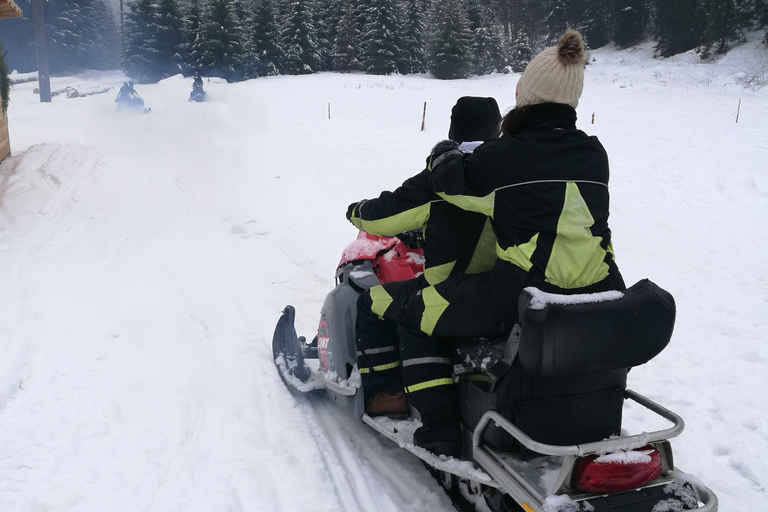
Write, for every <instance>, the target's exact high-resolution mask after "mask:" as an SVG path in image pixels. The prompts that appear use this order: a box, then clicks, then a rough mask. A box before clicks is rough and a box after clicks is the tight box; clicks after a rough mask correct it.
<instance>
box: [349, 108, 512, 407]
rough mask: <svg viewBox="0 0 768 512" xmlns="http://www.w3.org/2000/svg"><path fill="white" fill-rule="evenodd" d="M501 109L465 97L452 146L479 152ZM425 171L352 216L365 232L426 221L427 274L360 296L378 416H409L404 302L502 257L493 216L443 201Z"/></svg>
mask: <svg viewBox="0 0 768 512" xmlns="http://www.w3.org/2000/svg"><path fill="white" fill-rule="evenodd" d="M500 123H501V113H500V112H499V105H498V103H496V100H495V99H493V98H479V97H469V96H465V97H462V98H459V100H458V101H457V102H456V105H455V106H454V107H453V110H452V112H451V126H450V131H449V137H450V138H451V139H453V140H452V141H450V142H449V143H448V146H450V147H457V146H458V144H459V143H464V145H463V146H461V147H462V148H463V149H464V150H466V151H471V150H472V149H473V148H474V147H475V146H478V145H479V144H480V142H482V141H484V140H490V139H495V138H497V137H498V136H499V133H500ZM429 177H430V171H429V170H428V169H424V170H423V171H422V172H421V173H419V174H418V175H416V176H414V177H412V178H410V179H408V180H406V181H405V183H403V184H402V186H400V187H398V188H397V189H396V190H395V191H394V192H383V193H382V194H381V195H380V196H379V197H378V198H376V199H371V200H367V201H359V202H355V203H352V204H351V205H350V206H349V209H348V210H347V219H348V220H349V221H350V222H352V224H354V225H355V226H356V227H357V228H358V229H360V230H361V231H365V232H367V233H370V234H373V235H379V236H394V235H397V234H399V233H401V232H404V231H409V230H414V229H417V228H421V227H422V226H424V237H423V249H424V274H423V275H422V276H421V277H418V278H416V279H411V280H408V281H397V282H391V283H385V284H383V285H379V286H374V287H373V288H371V289H370V290H367V291H365V292H364V293H363V294H362V295H361V296H360V297H359V299H358V301H357V319H356V327H355V330H356V342H357V350H358V354H360V355H359V356H358V369H359V371H360V375H361V377H362V381H363V390H364V395H365V398H366V403H365V408H366V412H367V413H368V414H369V415H371V416H382V415H386V416H389V417H394V418H397V417H403V416H406V415H408V402H407V400H406V398H405V394H404V393H403V380H402V376H401V371H400V354H399V350H398V346H399V341H398V339H397V322H396V318H397V315H398V314H399V311H400V306H401V304H402V302H403V301H404V300H405V299H406V298H407V297H409V296H411V295H412V294H414V293H416V292H417V291H418V290H421V289H422V288H424V287H426V286H427V285H429V284H436V283H438V282H440V281H442V280H444V279H445V278H447V277H448V276H449V275H456V274H459V273H469V274H475V273H479V272H486V271H488V270H490V268H491V267H492V266H493V262H494V261H495V260H496V252H495V249H496V238H495V237H494V235H493V230H492V229H491V225H490V222H489V220H488V218H487V217H486V216H485V215H482V214H479V213H473V212H467V211H464V210H462V209H461V208H458V207H456V206H453V205H451V204H450V203H448V202H446V201H443V200H441V199H440V198H439V197H437V196H436V195H435V193H434V192H432V189H431V188H430V186H429Z"/></svg>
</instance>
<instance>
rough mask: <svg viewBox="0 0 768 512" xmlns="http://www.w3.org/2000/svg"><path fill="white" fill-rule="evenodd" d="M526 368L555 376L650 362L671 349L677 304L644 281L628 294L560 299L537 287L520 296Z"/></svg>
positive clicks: (532, 371)
mask: <svg viewBox="0 0 768 512" xmlns="http://www.w3.org/2000/svg"><path fill="white" fill-rule="evenodd" d="M519 309H520V310H519V314H520V325H521V329H522V330H521V335H520V348H519V352H518V356H519V358H520V363H521V365H522V367H523V368H524V369H525V371H527V372H528V373H530V374H531V375H537V376H543V377H556V376H562V375H574V374H578V373H590V372H596V371H601V370H615V369H618V368H631V367H633V366H639V365H641V364H644V363H647V362H648V361H650V360H651V359H652V358H653V357H655V356H656V355H658V354H659V353H660V352H661V351H662V350H663V349H664V347H666V346H667V344H668V343H669V340H670V339H671V338H672V330H673V329H674V325H675V301H674V299H673V298H672V295H670V294H669V293H668V292H667V291H665V290H663V289H661V288H660V287H659V286H657V285H656V284H654V283H653V282H651V281H650V280H648V279H643V280H642V281H640V282H638V283H637V284H635V285H634V286H632V287H630V288H629V289H627V290H626V291H624V292H603V293H591V294H584V295H556V294H551V293H544V292H541V291H539V290H537V289H536V288H526V289H525V290H524V291H523V293H521V294H520V302H519Z"/></svg>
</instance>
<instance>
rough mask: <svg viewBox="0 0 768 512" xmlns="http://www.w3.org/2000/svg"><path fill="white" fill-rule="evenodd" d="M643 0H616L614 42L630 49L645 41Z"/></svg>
mask: <svg viewBox="0 0 768 512" xmlns="http://www.w3.org/2000/svg"><path fill="white" fill-rule="evenodd" d="M644 13H645V11H644V9H643V2H642V0H614V15H613V16H614V22H613V42H614V43H616V45H618V46H619V47H620V48H628V47H630V46H632V45H634V44H637V43H639V42H640V41H642V39H643V19H644V16H645V14H644Z"/></svg>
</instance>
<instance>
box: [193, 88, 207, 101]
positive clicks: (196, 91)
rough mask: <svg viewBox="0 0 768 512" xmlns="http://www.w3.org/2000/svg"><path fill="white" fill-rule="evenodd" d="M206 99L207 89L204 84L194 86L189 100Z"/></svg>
mask: <svg viewBox="0 0 768 512" xmlns="http://www.w3.org/2000/svg"><path fill="white" fill-rule="evenodd" d="M204 99H205V91H204V90H203V87H202V86H198V87H192V92H191V93H189V101H196V102H198V103H199V102H201V101H203V100H204Z"/></svg>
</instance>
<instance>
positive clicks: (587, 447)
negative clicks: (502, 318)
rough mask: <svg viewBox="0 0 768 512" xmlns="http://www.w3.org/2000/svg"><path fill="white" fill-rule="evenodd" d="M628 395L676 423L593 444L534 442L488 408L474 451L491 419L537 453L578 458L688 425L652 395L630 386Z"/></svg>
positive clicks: (678, 430)
mask: <svg viewBox="0 0 768 512" xmlns="http://www.w3.org/2000/svg"><path fill="white" fill-rule="evenodd" d="M625 397H626V398H628V399H630V400H632V401H634V402H637V403H638V404H640V405H642V406H643V407H645V408H646V409H648V410H650V411H652V412H655V413H656V414H658V415H659V416H661V417H663V418H664V419H667V420H669V421H671V422H672V423H673V424H674V425H673V426H672V427H670V428H667V429H664V430H657V431H654V432H643V433H642V434H637V435H633V436H628V437H620V438H616V439H608V440H604V441H596V442H592V443H585V444H575V445H552V444H545V443H540V442H538V441H535V440H534V439H532V438H531V437H530V436H528V435H527V434H526V433H524V432H523V431H522V430H520V429H519V428H517V426H515V425H513V424H512V422H510V421H509V420H508V419H506V418H505V417H503V416H502V415H501V414H499V413H498V412H497V411H493V410H491V411H486V413H485V414H484V415H483V417H482V418H481V419H480V421H479V422H478V424H477V427H476V428H475V432H474V434H473V437H472V445H473V452H475V453H476V452H477V451H478V450H483V447H482V442H483V441H482V439H483V432H484V431H485V429H486V427H487V426H488V424H489V423H490V422H491V421H493V422H494V423H495V424H496V426H498V427H500V428H503V429H504V430H506V431H507V432H508V433H509V434H510V435H511V436H512V437H514V438H515V439H516V440H517V441H518V442H519V443H520V444H522V445H523V446H525V447H526V448H528V449H530V450H533V451H535V452H537V453H541V454H544V455H555V456H565V455H573V456H577V457H582V456H584V455H586V454H589V453H595V452H598V451H605V452H610V451H615V450H620V449H626V448H627V447H628V446H629V445H637V446H638V447H639V446H643V445H646V444H648V443H652V442H655V441H666V440H668V439H671V438H673V437H676V436H678V435H680V433H681V432H682V431H683V429H684V428H685V422H684V421H683V418H681V417H680V416H678V415H677V414H675V413H674V412H672V411H670V410H669V409H667V408H666V407H663V406H661V405H659V404H657V403H656V402H654V401H652V400H650V399H649V398H646V397H644V396H643V395H641V394H639V393H636V392H634V391H632V390H631V389H627V390H626V391H625Z"/></svg>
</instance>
